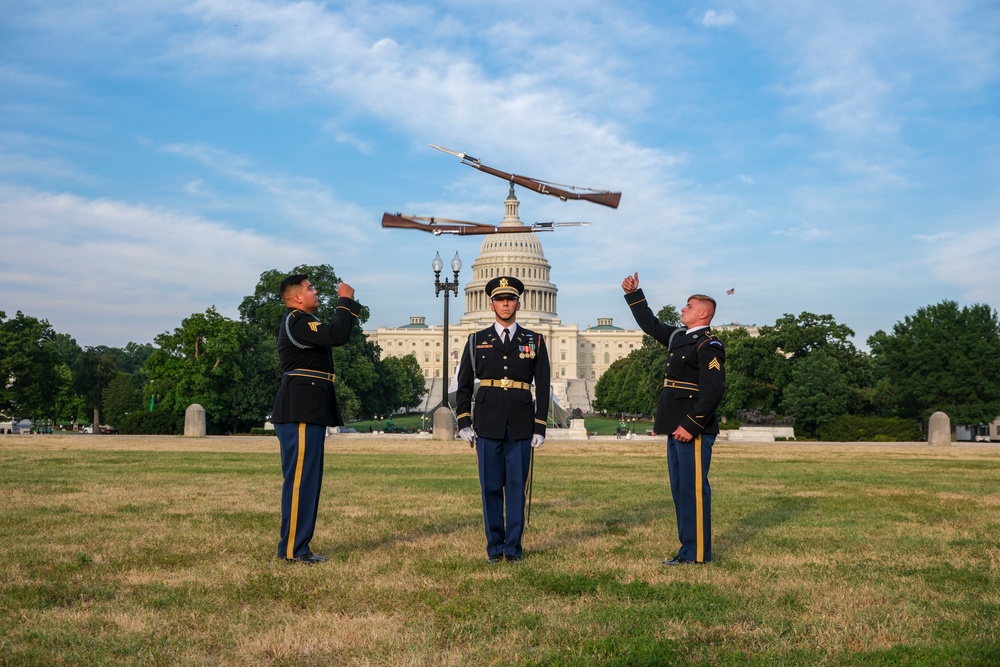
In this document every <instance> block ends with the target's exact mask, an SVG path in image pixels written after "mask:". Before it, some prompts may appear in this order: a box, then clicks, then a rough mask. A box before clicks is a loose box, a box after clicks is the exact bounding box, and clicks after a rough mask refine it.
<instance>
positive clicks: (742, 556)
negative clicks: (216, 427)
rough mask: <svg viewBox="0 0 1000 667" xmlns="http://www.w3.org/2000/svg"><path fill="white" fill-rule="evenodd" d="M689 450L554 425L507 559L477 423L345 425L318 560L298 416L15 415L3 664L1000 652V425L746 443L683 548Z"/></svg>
mask: <svg viewBox="0 0 1000 667" xmlns="http://www.w3.org/2000/svg"><path fill="white" fill-rule="evenodd" d="M663 449H664V445H663V442H662V440H661V439H655V440H654V439H646V438H639V439H636V440H632V441H625V440H615V439H613V438H610V439H602V440H598V439H592V440H589V441H585V442H569V441H548V442H546V443H545V445H544V446H543V447H542V448H541V450H539V452H538V455H537V457H536V461H535V488H534V491H533V502H532V513H531V523H530V526H529V527H528V529H527V532H526V535H525V540H524V542H525V556H526V557H525V560H524V561H523V562H521V563H519V564H513V563H511V564H502V565H498V566H489V565H486V564H485V562H484V561H485V547H484V537H483V534H482V517H481V512H480V502H479V491H478V482H477V477H476V470H475V457H474V455H473V454H472V453H471V452H470V450H469V449H468V448H467V447H466V446H465V445H464V443H461V442H460V441H456V442H455V443H439V442H433V441H430V440H421V439H415V438H407V437H403V436H397V437H395V438H393V437H389V436H386V437H375V436H348V437H345V436H338V437H331V438H329V439H328V440H327V465H326V476H325V479H324V491H323V497H322V502H321V507H320V518H319V524H318V527H317V536H316V538H315V539H314V541H313V548H314V550H315V551H317V552H319V553H325V554H327V555H329V556H330V561H329V562H327V563H325V564H322V565H318V566H314V567H309V566H304V565H297V564H289V563H285V562H281V561H278V560H277V559H276V558H275V548H276V547H275V543H276V540H277V530H278V520H279V516H278V498H279V491H280V484H281V479H280V471H279V465H278V454H277V442H276V440H274V439H273V438H267V437H256V438H252V437H245V438H226V437H219V438H202V439H183V438H168V437H138V436H135V437H132V436H83V435H72V436H71V435H67V436H60V435H36V436H4V437H0V664H2V665H5V666H6V665H413V666H417V665H539V666H541V665H546V666H548V665H551V666H554V665H762V666H763V665H768V666H771V665H844V666H847V665H886V666H888V665H996V664H1000V575H998V571H1000V544H998V542H1000V446H997V445H992V446H951V447H937V448H931V447H929V446H927V445H919V444H912V445H901V444H893V445H849V444H837V445H827V444H822V443H809V444H803V443H777V444H775V443H770V444H743V443H740V444H721V443H720V444H719V445H717V446H716V451H715V456H714V458H713V461H712V474H711V477H712V485H713V508H714V513H713V524H714V537H713V545H714V551H715V554H714V555H715V562H714V563H712V564H710V565H706V566H685V567H681V568H665V567H663V566H662V565H660V561H661V559H663V558H664V557H665V556H669V555H672V553H673V550H675V549H676V530H675V526H674V522H673V510H672V507H671V505H670V501H669V492H668V489H667V485H666V462H665V456H664V454H663Z"/></svg>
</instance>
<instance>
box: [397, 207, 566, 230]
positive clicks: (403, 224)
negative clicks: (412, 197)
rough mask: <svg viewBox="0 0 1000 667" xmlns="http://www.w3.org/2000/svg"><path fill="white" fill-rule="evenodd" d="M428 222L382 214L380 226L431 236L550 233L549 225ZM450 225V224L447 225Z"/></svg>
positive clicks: (398, 215) (450, 221)
mask: <svg viewBox="0 0 1000 667" xmlns="http://www.w3.org/2000/svg"><path fill="white" fill-rule="evenodd" d="M428 220H429V221H428V222H421V221H420V220H415V219H414V218H413V217H412V216H406V215H401V214H399V213H383V214H382V226H383V227H394V228H398V229H419V230H420V231H424V232H430V233H431V234H436V235H441V234H455V235H457V236H482V235H484V234H530V233H531V232H535V231H551V224H552V223H550V224H549V226H548V227H543V228H540V229H535V228H534V227H527V226H523V227H521V226H518V227H502V228H501V227H499V226H496V225H484V224H481V223H478V222H463V221H460V220H445V221H444V224H442V223H439V222H437V221H436V220H435V219H434V218H429V219H428ZM448 223H451V224H448Z"/></svg>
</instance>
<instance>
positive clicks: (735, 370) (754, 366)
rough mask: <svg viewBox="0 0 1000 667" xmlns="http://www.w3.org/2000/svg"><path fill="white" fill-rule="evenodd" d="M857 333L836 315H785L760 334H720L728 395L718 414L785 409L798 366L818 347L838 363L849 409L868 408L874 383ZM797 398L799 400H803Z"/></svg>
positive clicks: (729, 332) (806, 313)
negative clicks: (856, 343) (786, 394)
mask: <svg viewBox="0 0 1000 667" xmlns="http://www.w3.org/2000/svg"><path fill="white" fill-rule="evenodd" d="M853 335H854V331H853V330H851V328H850V327H848V326H846V325H843V324H838V323H837V322H836V321H835V320H834V319H833V316H832V315H815V314H813V313H808V312H803V313H802V314H800V315H799V316H798V317H796V316H794V315H789V314H786V315H784V316H782V317H781V318H779V319H778V320H777V321H776V322H775V323H774V325H773V326H764V327H760V329H759V335H758V336H751V335H750V334H749V332H747V331H745V330H733V331H726V332H722V333H721V334H720V338H721V339H722V341H723V344H724V345H725V346H726V396H725V397H724V398H723V403H722V408H721V409H720V412H721V413H722V414H724V415H727V416H734V415H735V414H736V411H737V410H741V409H750V410H760V411H761V412H765V413H766V412H771V411H775V412H778V411H780V410H782V409H783V408H782V405H783V402H782V399H783V394H784V391H785V390H786V388H787V387H789V386H791V385H792V384H793V377H794V372H795V368H796V366H797V365H799V364H801V363H803V362H804V361H805V360H806V359H808V358H809V357H810V356H811V355H812V354H814V353H815V352H816V351H818V350H823V351H824V352H825V353H826V354H827V355H829V356H830V357H831V358H833V359H834V360H835V361H836V364H837V366H838V368H839V370H840V373H841V374H842V376H843V378H844V380H845V381H846V383H847V386H848V387H850V388H851V390H850V400H849V405H848V408H847V409H848V410H855V411H862V412H863V411H865V410H866V409H867V401H868V400H869V398H870V388H871V386H872V379H871V367H870V362H869V359H868V358H867V357H866V355H864V354H863V353H862V352H860V351H859V350H858V349H857V348H856V347H855V346H854V343H852V342H851V340H850V338H851V336H853ZM800 399H801V397H798V398H797V399H796V400H797V401H798V400H800Z"/></svg>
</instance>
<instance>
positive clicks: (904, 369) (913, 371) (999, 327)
mask: <svg viewBox="0 0 1000 667" xmlns="http://www.w3.org/2000/svg"><path fill="white" fill-rule="evenodd" d="M868 344H869V346H870V347H871V350H872V358H873V369H874V375H875V379H876V382H877V386H878V387H879V388H880V390H881V391H882V392H884V396H885V397H886V399H885V403H886V407H887V408H888V409H889V410H890V411H891V412H893V413H894V414H895V415H896V416H899V417H904V418H910V419H917V418H921V419H926V418H928V417H929V416H930V415H931V414H933V413H934V412H937V411H942V412H945V413H946V414H948V416H949V417H950V418H951V422H952V423H953V424H967V425H972V424H979V423H980V422H988V421H990V420H992V419H994V418H995V417H996V416H997V415H998V414H1000V384H998V383H997V378H998V377H1000V324H998V321H997V313H996V311H995V310H993V309H992V308H990V307H989V306H988V305H986V304H974V305H972V306H964V307H962V308H959V306H958V304H957V303H956V302H954V301H947V300H946V301H942V302H941V303H939V304H936V305H932V306H926V307H924V308H920V309H918V310H917V312H916V313H915V314H914V315H908V316H906V318H905V319H904V320H903V321H902V322H897V323H896V324H895V325H894V326H893V328H892V332H891V333H885V332H884V331H881V330H880V331H877V332H875V334H873V335H872V336H871V337H870V338H869V339H868Z"/></svg>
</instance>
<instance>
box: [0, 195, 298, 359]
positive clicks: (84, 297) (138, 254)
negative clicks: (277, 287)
mask: <svg viewBox="0 0 1000 667" xmlns="http://www.w3.org/2000/svg"><path fill="white" fill-rule="evenodd" d="M0 220H2V221H3V222H2V224H0V226H2V234H3V238H4V243H5V247H7V248H8V249H9V250H8V251H7V252H5V256H4V261H3V263H2V265H0V310H4V311H6V312H7V313H8V315H10V314H12V313H13V312H14V311H16V310H22V311H24V312H26V313H28V314H31V315H35V316H37V317H45V318H47V319H48V320H49V321H50V323H52V325H53V326H54V327H55V329H56V330H57V331H60V332H63V333H69V334H70V335H72V336H74V337H75V338H77V340H78V341H79V342H81V344H84V345H97V344H104V345H115V346H120V345H124V344H125V343H127V342H129V341H136V342H150V341H152V340H153V338H154V337H155V336H156V335H157V334H159V333H161V332H163V331H167V330H173V328H174V327H176V326H178V325H179V324H180V321H181V319H183V318H185V317H187V316H188V315H190V314H191V313H195V312H204V311H205V309H206V308H207V307H208V306H209V305H212V304H213V303H214V304H215V305H216V306H217V307H218V309H219V311H220V312H222V313H223V314H225V315H227V316H229V317H237V316H238V314H237V312H236V307H237V306H238V305H239V302H240V300H242V298H243V297H244V296H246V295H247V294H249V293H250V291H251V290H252V288H253V286H254V285H256V284H257V280H258V279H259V277H260V273H262V272H263V271H266V270H268V269H271V268H274V267H275V266H276V265H277V266H294V265H296V264H299V263H302V257H301V255H300V249H299V248H296V247H295V246H291V245H288V246H286V245H284V244H282V243H279V242H278V241H277V239H275V238H274V237H270V236H267V235H264V234H258V233H254V232H248V231H246V230H238V229H234V228H233V227H231V226H229V225H226V224H223V223H219V222H215V221H212V220H206V219H202V218H198V217H194V216H186V215H179V214H176V213H173V212H171V211H165V210H155V209H150V208H148V207H144V206H136V205H133V204H129V203H126V202H121V201H113V200H107V199H97V200H88V199H84V198H82V197H78V196H74V195H70V194H56V193H51V192H41V191H36V190H31V189H26V188H19V187H11V186H6V185H2V184H0ZM20 221H30V222H29V223H28V224H22V223H21V222H20ZM43 300H44V301H45V302H46V303H47V308H46V311H47V312H46V313H44V314H42V313H36V312H35V310H34V308H36V307H37V305H38V304H39V303H41V302H42V301H43Z"/></svg>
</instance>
